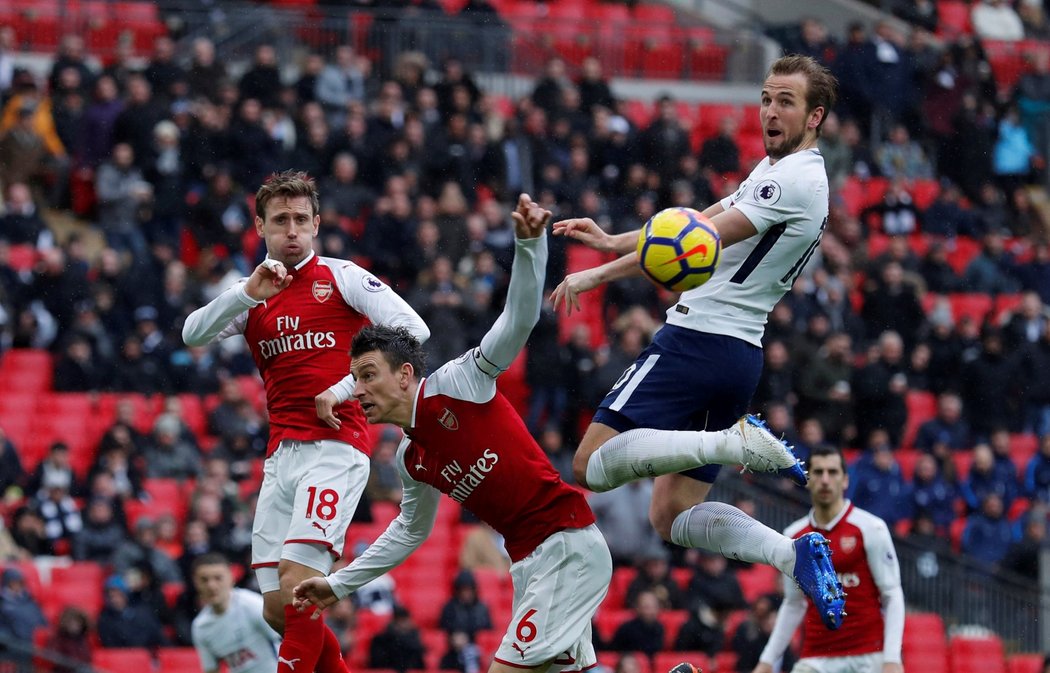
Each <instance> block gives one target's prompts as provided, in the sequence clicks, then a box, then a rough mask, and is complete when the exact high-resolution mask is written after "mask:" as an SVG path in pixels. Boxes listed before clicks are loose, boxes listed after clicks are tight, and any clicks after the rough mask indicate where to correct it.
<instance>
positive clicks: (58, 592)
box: [40, 582, 103, 624]
mask: <svg viewBox="0 0 1050 673" xmlns="http://www.w3.org/2000/svg"><path fill="white" fill-rule="evenodd" d="M102 603H103V596H102V585H101V584H86V583H80V582H74V583H69V584H51V586H50V587H48V589H47V591H45V592H44V595H43V597H42V600H41V601H40V609H41V610H43V611H44V616H45V617H47V619H48V621H49V622H51V623H52V624H55V623H57V619H58V616H59V615H60V614H62V610H64V609H65V608H66V607H67V606H69V605H75V606H76V607H78V608H80V609H81V610H83V611H84V612H86V613H87V615H88V617H90V618H91V619H92V620H95V619H97V618H98V613H99V612H101V611H102Z"/></svg>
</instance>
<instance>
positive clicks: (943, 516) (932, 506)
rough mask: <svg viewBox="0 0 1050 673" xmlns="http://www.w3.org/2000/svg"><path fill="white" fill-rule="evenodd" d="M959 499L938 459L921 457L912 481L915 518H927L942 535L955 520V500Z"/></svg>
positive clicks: (911, 508)
mask: <svg viewBox="0 0 1050 673" xmlns="http://www.w3.org/2000/svg"><path fill="white" fill-rule="evenodd" d="M957 497H958V493H957V491H956V488H955V485H954V484H952V483H951V482H950V481H948V480H946V479H945V478H944V476H943V475H942V473H941V468H940V465H939V463H938V460H937V458H935V457H934V456H933V455H923V456H919V460H918V462H917V463H916V464H915V476H914V479H913V481H912V491H911V507H910V508H908V511H911V512H914V516H915V517H919V516H927V517H929V519H930V520H931V521H932V522H933V524H934V526H935V527H936V529H937V530H938V531H940V532H941V533H942V534H944V533H946V532H947V531H948V527H949V526H950V525H951V523H952V521H954V520H955V500H956V498H957Z"/></svg>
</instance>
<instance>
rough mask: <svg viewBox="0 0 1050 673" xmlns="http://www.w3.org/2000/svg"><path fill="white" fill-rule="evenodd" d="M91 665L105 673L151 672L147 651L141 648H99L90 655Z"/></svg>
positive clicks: (151, 662) (151, 663)
mask: <svg viewBox="0 0 1050 673" xmlns="http://www.w3.org/2000/svg"><path fill="white" fill-rule="evenodd" d="M91 665H92V666H94V667H95V668H99V669H102V670H103V671H105V672H106V673H129V671H136V672H143V671H146V672H148V671H152V670H153V659H152V658H151V657H150V655H149V650H147V649H145V648H141V647H100V648H97V649H96V650H95V651H94V652H93V653H92V655H91Z"/></svg>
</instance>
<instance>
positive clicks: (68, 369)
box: [52, 333, 111, 392]
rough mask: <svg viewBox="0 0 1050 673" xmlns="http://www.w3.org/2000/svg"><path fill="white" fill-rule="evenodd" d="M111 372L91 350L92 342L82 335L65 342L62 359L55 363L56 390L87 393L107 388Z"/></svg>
mask: <svg viewBox="0 0 1050 673" xmlns="http://www.w3.org/2000/svg"><path fill="white" fill-rule="evenodd" d="M110 380H111V372H110V371H108V370H107V368H106V366H105V363H104V362H102V361H100V358H99V357H98V356H97V354H96V353H95V352H94V351H93V350H92V348H91V342H90V341H89V340H88V339H87V338H86V337H85V336H84V335H83V334H80V333H73V334H71V335H69V337H68V338H67V339H66V340H65V347H64V350H63V352H62V355H61V357H59V359H58V360H57V361H56V362H55V369H54V382H53V384H52V385H53V387H54V389H55V390H58V391H64V392H87V391H91V390H100V389H102V388H105V387H107V382H108V381H110Z"/></svg>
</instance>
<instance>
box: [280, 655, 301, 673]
mask: <svg viewBox="0 0 1050 673" xmlns="http://www.w3.org/2000/svg"><path fill="white" fill-rule="evenodd" d="M298 662H299V659H285V658H284V657H282V656H281V655H277V665H278V666H280V665H281V664H284V665H286V666H287V667H288V668H289V669H291V670H293V671H294V670H295V664H296V663H298Z"/></svg>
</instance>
